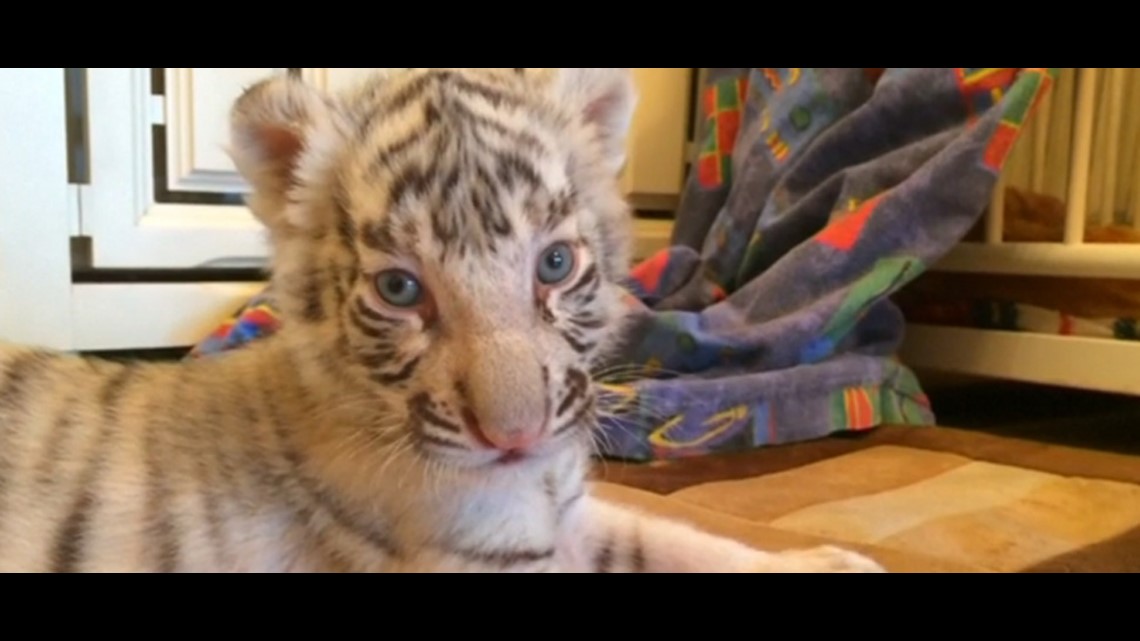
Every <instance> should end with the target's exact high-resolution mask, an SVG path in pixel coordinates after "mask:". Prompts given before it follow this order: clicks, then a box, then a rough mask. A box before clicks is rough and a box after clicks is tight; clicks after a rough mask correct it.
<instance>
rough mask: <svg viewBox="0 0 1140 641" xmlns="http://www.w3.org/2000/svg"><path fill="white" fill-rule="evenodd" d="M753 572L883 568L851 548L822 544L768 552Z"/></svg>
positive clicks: (861, 571)
mask: <svg viewBox="0 0 1140 641" xmlns="http://www.w3.org/2000/svg"><path fill="white" fill-rule="evenodd" d="M755 571H756V572H780V573H788V574H797V573H838V574H856V573H857V574H881V573H885V572H886V569H884V568H883V566H881V565H879V564H878V563H876V562H875V561H873V560H871V559H869V558H867V557H865V556H863V555H862V554H859V553H858V552H852V551H850V550H844V549H842V548H837V547H835V546H831V545H823V546H820V547H815V548H808V549H805V550H787V551H785V552H776V553H773V554H768V555H766V556H765V557H764V559H763V560H761V561H760V562H759V564H758V567H757V568H756V570H755Z"/></svg>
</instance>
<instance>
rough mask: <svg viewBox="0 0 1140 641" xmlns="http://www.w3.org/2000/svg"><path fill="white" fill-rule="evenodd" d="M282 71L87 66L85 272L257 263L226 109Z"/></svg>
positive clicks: (256, 239)
mask: <svg viewBox="0 0 1140 641" xmlns="http://www.w3.org/2000/svg"><path fill="white" fill-rule="evenodd" d="M285 72H286V69H271V68H235V69H209V68H180V69H175V68H167V69H149V68H90V69H88V70H87V73H88V81H87V87H88V100H87V102H88V131H87V135H88V145H87V148H88V150H89V155H90V162H89V166H90V168H91V169H90V178H89V184H87V185H84V186H82V187H81V188H80V228H81V230H82V232H83V235H85V236H88V237H90V239H91V249H92V257H91V258H92V263H93V264H92V265H91V266H92V267H96V268H179V269H187V268H196V267H209V266H213V265H218V266H221V265H223V264H226V263H239V262H243V261H244V262H256V261H259V260H264V258H265V255H266V247H265V241H264V234H263V232H262V229H261V227H260V226H259V225H258V223H257V221H256V220H254V218H253V216H252V215H251V214H250V212H249V210H248V209H247V208H246V207H245V206H244V205H243V200H242V199H243V196H244V194H245V191H246V188H245V185H244V183H243V181H242V180H241V178H240V177H239V176H238V174H237V172H236V170H235V169H234V167H233V165H232V163H231V162H230V160H229V157H228V156H227V155H226V152H225V144H226V142H227V138H228V129H229V128H228V126H227V120H228V114H229V109H230V106H231V105H232V103H233V101H234V99H236V98H237V97H238V96H239V95H240V94H241V91H242V90H243V88H244V87H245V86H247V85H249V84H250V83H252V82H256V81H257V80H259V79H261V78H264V77H267V76H269V75H271V74H274V73H285Z"/></svg>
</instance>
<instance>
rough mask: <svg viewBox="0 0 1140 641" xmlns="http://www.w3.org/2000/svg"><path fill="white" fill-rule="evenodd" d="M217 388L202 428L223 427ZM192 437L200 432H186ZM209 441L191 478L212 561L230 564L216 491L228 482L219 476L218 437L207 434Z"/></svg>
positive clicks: (211, 397) (200, 441) (219, 563)
mask: <svg viewBox="0 0 1140 641" xmlns="http://www.w3.org/2000/svg"><path fill="white" fill-rule="evenodd" d="M216 394H217V392H215V393H214V394H212V395H211V396H210V400H209V403H210V405H209V408H208V409H207V410H206V416H207V417H208V420H209V421H210V424H209V425H207V426H203V427H204V429H206V430H210V431H215V430H218V429H224V428H223V422H224V420H225V415H226V412H224V411H223V410H222V408H221V406H220V404H221V401H220V399H219V398H218V397H217V396H216ZM188 436H190V437H191V438H194V439H195V440H196V441H197V442H198V444H202V437H203V436H204V435H203V434H191V435H188ZM207 440H209V441H212V442H213V445H212V446H207V447H210V450H206V451H202V452H200V454H199V456H198V460H197V463H196V465H195V466H194V467H195V469H194V473H195V474H194V481H195V482H196V483H197V484H198V491H199V493H200V494H201V497H202V507H203V510H204V512H205V515H206V528H207V529H206V532H207V534H208V535H209V537H210V544H211V545H212V546H213V548H214V562H215V563H217V564H218V565H219V566H223V567H224V566H226V565H228V564H229V558H228V556H229V555H228V551H229V543H228V542H227V541H226V535H225V531H224V523H223V518H222V515H221V510H222V500H221V497H220V496H219V495H218V491H219V489H228V488H229V487H230V483H229V482H227V480H226V479H224V478H222V479H219V478H218V477H219V474H218V473H219V472H223V470H222V461H221V453H220V452H219V451H218V441H219V440H220V439H219V438H217V437H213V438H209V437H207ZM211 450H212V451H211Z"/></svg>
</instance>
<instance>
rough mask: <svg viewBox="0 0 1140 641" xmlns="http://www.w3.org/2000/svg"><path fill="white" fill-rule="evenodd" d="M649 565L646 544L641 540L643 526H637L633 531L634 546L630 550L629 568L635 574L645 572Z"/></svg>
mask: <svg viewBox="0 0 1140 641" xmlns="http://www.w3.org/2000/svg"><path fill="white" fill-rule="evenodd" d="M647 565H648V563H647V560H646V558H645V544H644V542H643V541H642V540H641V528H637V529H635V530H634V532H633V548H632V549H631V550H630V552H629V569H630V572H632V573H634V574H644V573H645V570H646V566H647Z"/></svg>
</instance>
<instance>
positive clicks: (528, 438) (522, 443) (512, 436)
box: [483, 430, 539, 452]
mask: <svg viewBox="0 0 1140 641" xmlns="http://www.w3.org/2000/svg"><path fill="white" fill-rule="evenodd" d="M483 436H484V437H485V438H486V439H487V441H488V443H490V445H491V446H492V447H494V448H495V449H497V450H502V451H504V452H511V451H517V450H527V449H530V448H531V447H533V446H534V444H535V443H538V439H539V432H537V431H534V430H513V431H510V432H503V431H499V430H485V431H484V432H483Z"/></svg>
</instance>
